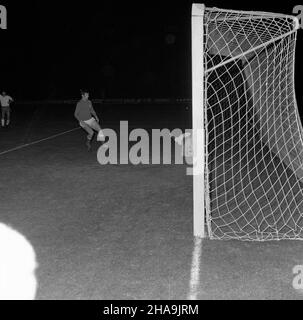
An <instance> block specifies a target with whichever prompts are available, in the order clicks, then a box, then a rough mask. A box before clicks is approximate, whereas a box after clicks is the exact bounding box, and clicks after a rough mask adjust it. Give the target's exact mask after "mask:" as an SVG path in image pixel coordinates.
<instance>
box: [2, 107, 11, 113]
mask: <svg viewBox="0 0 303 320" xmlns="http://www.w3.org/2000/svg"><path fill="white" fill-rule="evenodd" d="M1 110H2V112H4V113H8V112H10V111H11V108H10V107H9V106H5V107H1Z"/></svg>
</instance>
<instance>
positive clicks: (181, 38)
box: [0, 0, 303, 102]
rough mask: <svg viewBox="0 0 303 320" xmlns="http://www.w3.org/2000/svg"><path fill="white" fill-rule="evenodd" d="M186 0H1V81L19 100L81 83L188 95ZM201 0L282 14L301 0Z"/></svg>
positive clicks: (130, 92)
mask: <svg viewBox="0 0 303 320" xmlns="http://www.w3.org/2000/svg"><path fill="white" fill-rule="evenodd" d="M192 2H194V1H179V2H177V1H175V2H172V1H164V0H163V1H153V2H151V1H147V2H145V1H142V2H128V1H125V2H115V1H110V2H105V1H98V2H93V1H89V0H88V1H85V2H71V1H62V2H59V1H51V2H50V1H26V2H25V1H24V2H21V1H20V3H16V2H15V4H12V3H11V2H8V1H1V4H2V5H6V7H7V9H8V30H0V36H1V40H2V41H1V44H2V45H1V51H0V57H1V59H0V63H1V69H0V70H1V77H0V88H1V89H5V90H7V91H8V92H9V93H10V94H11V95H12V96H14V97H16V98H17V99H19V100H22V99H30V100H35V99H50V98H51V99H69V98H77V97H78V94H79V88H80V87H87V88H89V89H90V90H91V91H92V93H93V96H94V97H96V98H102V97H105V98H125V97H152V98H155V97H157V98H161V97H171V98H176V97H182V98H190V97H191V73H190V68H191V47H190V46H191V40H190V27H191V4H192ZM200 2H203V1H200ZM204 3H205V4H206V5H207V6H210V7H213V6H215V7H221V8H228V9H238V10H260V11H273V12H279V13H287V14H292V10H293V7H294V5H298V4H300V3H299V2H290V1H287V2H284V3H279V2H276V4H275V5H274V4H269V3H267V2H265V1H263V2H259V3H257V2H252V1H246V2H245V1H242V2H238V3H237V2H235V1H204ZM302 33H303V30H300V31H299V35H298V45H297V60H296V81H297V88H298V89H297V90H299V89H300V86H301V81H302V66H303V64H302V62H301V59H300V57H301V56H302V45H301V42H302ZM297 92H299V91H297ZM297 98H298V100H299V102H300V101H301V97H300V96H298V95H297Z"/></svg>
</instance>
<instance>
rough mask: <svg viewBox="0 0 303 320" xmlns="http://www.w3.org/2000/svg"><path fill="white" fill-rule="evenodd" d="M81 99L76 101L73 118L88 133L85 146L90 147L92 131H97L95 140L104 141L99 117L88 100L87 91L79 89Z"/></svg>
mask: <svg viewBox="0 0 303 320" xmlns="http://www.w3.org/2000/svg"><path fill="white" fill-rule="evenodd" d="M81 96H82V98H81V100H80V101H79V102H78V103H77V106H76V110H75V114H74V115H75V118H76V119H77V120H78V121H79V124H80V126H81V127H82V128H83V129H84V130H85V131H86V132H87V133H88V135H87V141H86V146H87V148H88V150H90V149H91V141H92V139H93V136H94V131H97V132H98V135H97V141H104V138H105V137H104V134H103V132H102V129H101V127H100V125H99V118H98V116H97V114H96V112H95V110H94V108H93V105H92V102H91V101H90V100H89V92H88V91H87V90H81Z"/></svg>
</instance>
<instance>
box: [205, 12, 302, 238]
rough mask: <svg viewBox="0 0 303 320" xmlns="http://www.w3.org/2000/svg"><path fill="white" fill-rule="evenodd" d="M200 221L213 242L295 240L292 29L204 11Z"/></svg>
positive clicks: (298, 176)
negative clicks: (203, 204) (202, 214)
mask: <svg viewBox="0 0 303 320" xmlns="http://www.w3.org/2000/svg"><path fill="white" fill-rule="evenodd" d="M204 32H205V34H204V63H205V74H204V83H205V88H204V99H205V103H204V106H205V118H206V120H205V128H206V142H207V143H206V175H205V176H206V181H205V184H206V190H208V191H209V192H208V194H207V196H206V199H207V200H206V204H207V205H206V219H207V225H208V233H209V236H210V237H211V238H214V239H243V240H273V239H303V139H302V137H303V136H302V132H303V131H302V126H301V122H300V118H299V114H298V110H297V105H296V99H295V93H294V56H295V41H296V21H295V19H294V18H292V17H290V16H283V15H274V14H266V13H258V12H255V13H254V12H235V11H224V10H220V9H208V8H206V10H205V15H204Z"/></svg>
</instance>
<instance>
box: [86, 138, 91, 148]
mask: <svg viewBox="0 0 303 320" xmlns="http://www.w3.org/2000/svg"><path fill="white" fill-rule="evenodd" d="M86 147H87V151H90V150H91V149H92V144H91V141H90V140H89V139H87V140H86Z"/></svg>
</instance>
